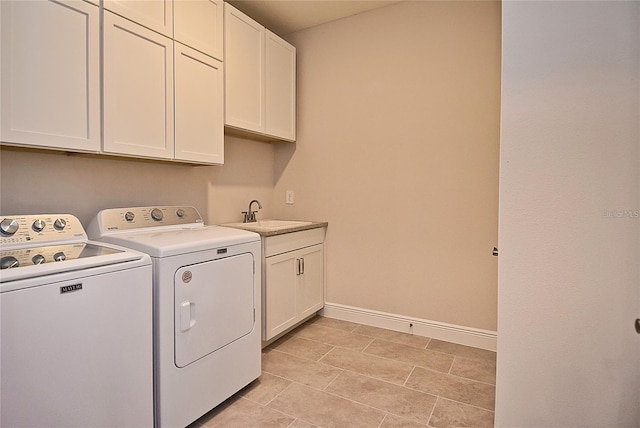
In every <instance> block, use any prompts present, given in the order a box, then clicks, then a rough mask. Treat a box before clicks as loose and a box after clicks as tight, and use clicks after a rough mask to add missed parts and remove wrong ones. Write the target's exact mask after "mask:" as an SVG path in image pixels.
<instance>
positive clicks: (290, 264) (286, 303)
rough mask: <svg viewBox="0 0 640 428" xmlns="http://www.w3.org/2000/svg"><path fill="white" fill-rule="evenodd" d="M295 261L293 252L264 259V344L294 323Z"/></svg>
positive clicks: (295, 319)
mask: <svg viewBox="0 0 640 428" xmlns="http://www.w3.org/2000/svg"><path fill="white" fill-rule="evenodd" d="M296 269H297V259H296V257H295V252H289V253H284V254H280V255H277V256H273V257H267V258H266V269H265V281H264V284H265V288H264V290H263V299H264V307H263V310H262V313H263V317H264V336H263V337H264V340H269V339H271V338H273V337H275V336H276V335H278V334H280V333H282V332H283V331H285V330H287V329H288V328H289V327H291V326H292V325H294V324H295V323H296V321H297V317H296V288H297V274H296V272H297V271H296Z"/></svg>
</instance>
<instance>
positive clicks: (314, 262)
mask: <svg viewBox="0 0 640 428" xmlns="http://www.w3.org/2000/svg"><path fill="white" fill-rule="evenodd" d="M297 256H298V258H299V259H300V260H301V261H300V262H299V263H300V269H301V273H300V274H299V275H298V284H297V287H296V312H297V315H298V319H300V320H302V319H304V318H306V317H308V316H310V315H312V314H313V313H315V312H317V311H319V310H320V309H322V306H323V305H324V288H323V257H322V256H323V245H322V244H320V245H314V246H313V247H309V248H305V249H303V250H300V251H299V252H298V254H297Z"/></svg>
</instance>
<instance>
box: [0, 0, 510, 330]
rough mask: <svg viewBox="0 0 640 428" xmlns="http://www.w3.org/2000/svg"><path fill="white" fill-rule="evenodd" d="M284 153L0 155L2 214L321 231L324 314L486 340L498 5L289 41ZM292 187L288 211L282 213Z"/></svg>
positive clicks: (263, 149) (349, 25)
mask: <svg viewBox="0 0 640 428" xmlns="http://www.w3.org/2000/svg"><path fill="white" fill-rule="evenodd" d="M288 38H289V39H290V40H291V41H292V42H293V43H294V44H295V45H296V46H297V48H298V67H299V68H298V90H299V98H298V128H299V134H298V135H299V138H298V142H297V143H296V144H280V145H271V144H266V143H259V142H252V141H249V140H244V139H240V138H235V137H229V136H228V137H226V146H225V148H226V162H225V165H224V166H222V167H203V166H198V167H192V166H186V165H179V164H170V163H158V162H157V163H152V162H144V161H136V160H122V159H114V158H108V157H100V158H97V157H86V156H82V155H65V154H59V153H53V152H51V153H49V152H19V151H14V150H12V149H3V150H2V151H1V152H0V168H1V171H0V181H1V183H0V213H2V214H9V213H14V214H28V213H43V212H51V213H52V212H55V211H58V212H67V211H69V212H72V213H74V214H76V215H77V216H78V217H79V218H80V219H81V220H82V221H83V222H85V223H86V222H88V221H89V220H90V219H91V218H92V217H93V216H94V215H95V213H96V212H97V211H98V210H100V209H103V208H110V207H116V206H133V205H160V204H163V205H168V204H189V205H195V206H196V207H197V208H198V209H199V210H200V211H201V212H202V213H203V215H204V216H205V218H206V220H207V222H209V223H221V222H229V221H238V220H239V219H240V211H243V210H246V205H247V203H248V202H249V200H251V199H253V198H257V199H260V200H261V201H262V202H263V206H264V209H263V210H262V211H261V212H260V213H259V217H260V218H268V217H280V218H291V219H294V218H300V219H318V220H326V221H329V223H330V226H329V232H328V241H327V251H326V262H327V270H326V272H327V276H326V298H327V301H329V302H332V303H340V304H345V305H351V306H357V307H361V308H365V309H371V310H378V311H384V312H390V313H395V314H399V315H404V316H411V317H418V318H423V319H427V320H435V321H441V322H447V323H453V324H458V325H463V326H469V327H475V328H482V329H489V330H495V328H496V275H497V273H496V269H497V267H496V265H497V261H496V259H495V258H494V257H492V256H491V249H492V247H493V246H494V245H496V243H497V207H498V204H497V192H498V139H499V135H498V134H499V103H500V99H499V95H500V87H499V85H500V74H499V73H500V4H499V3H498V2H427V1H424V2H423V1H416V2H404V3H400V4H397V5H393V6H389V7H386V8H382V9H378V10H374V11H372V12H369V13H363V14H361V15H357V16H355V17H351V18H347V19H344V20H341V21H337V22H334V23H330V24H327V25H323V26H319V27H316V28H312V29H309V30H306V31H302V32H299V33H296V34H293V35H291V36H290V37H288ZM287 189H292V190H294V191H295V192H296V193H295V205H293V206H287V205H285V204H284V192H285V190H287Z"/></svg>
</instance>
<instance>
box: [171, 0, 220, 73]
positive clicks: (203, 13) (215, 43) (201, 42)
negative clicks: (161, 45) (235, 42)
mask: <svg viewBox="0 0 640 428" xmlns="http://www.w3.org/2000/svg"><path fill="white" fill-rule="evenodd" d="M173 21H174V33H173V38H174V39H175V40H176V41H178V42H180V43H182V44H184V45H187V46H190V47H192V48H193V49H196V50H199V51H200V52H202V53H205V54H207V55H210V56H212V57H214V58H216V59H219V60H221V61H222V59H223V58H222V56H223V51H224V44H223V35H224V32H223V30H222V28H223V25H224V3H223V2H222V1H220V0H174V2H173Z"/></svg>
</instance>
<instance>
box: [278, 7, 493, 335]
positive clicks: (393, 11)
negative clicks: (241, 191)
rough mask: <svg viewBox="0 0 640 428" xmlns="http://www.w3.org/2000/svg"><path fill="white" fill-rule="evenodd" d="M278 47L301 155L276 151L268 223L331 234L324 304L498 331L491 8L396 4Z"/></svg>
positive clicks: (288, 149) (293, 149) (287, 148)
mask: <svg viewBox="0 0 640 428" xmlns="http://www.w3.org/2000/svg"><path fill="white" fill-rule="evenodd" d="M288 39H289V40H290V41H291V42H292V43H293V44H294V45H295V46H296V47H297V49H298V141H297V143H296V145H295V146H293V145H280V146H278V147H277V151H276V180H277V183H276V187H275V193H274V197H275V202H276V203H275V206H276V211H275V214H276V215H277V216H280V217H288V218H300V219H317V220H326V221H328V222H329V231H328V235H327V236H328V238H327V239H328V242H327V254H326V261H327V268H326V273H327V276H326V299H327V301H328V302H332V303H339V304H344V305H350V306H356V307H360V308H365V309H370V310H377V311H383V312H390V313H394V314H400V315H404V316H410V317H417V318H422V319H427V320H435V321H440V322H446V323H452V324H457V325H463V326H469V327H475V328H481V329H488V330H495V329H496V305H497V303H496V300H497V260H496V258H495V257H492V256H491V250H492V247H493V246H494V245H497V219H498V150H499V117H500V116H499V111H500V3H499V2H427V1H410V2H403V3H400V4H397V5H393V6H389V7H385V8H381V9H377V10H374V11H372V12H368V13H363V14H360V15H357V16H354V17H351V18H347V19H343V20H340V21H336V22H333V23H330V24H326V25H322V26H318V27H315V28H311V29H308V30H304V31H301V32H298V33H294V34H291V35H289V36H288ZM287 189H291V190H294V191H295V205H293V206H285V205H284V204H283V202H284V193H285V190H287Z"/></svg>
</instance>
